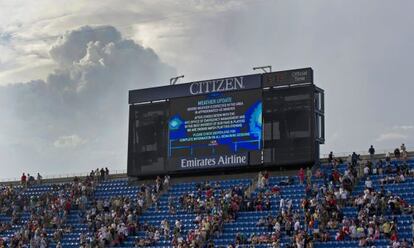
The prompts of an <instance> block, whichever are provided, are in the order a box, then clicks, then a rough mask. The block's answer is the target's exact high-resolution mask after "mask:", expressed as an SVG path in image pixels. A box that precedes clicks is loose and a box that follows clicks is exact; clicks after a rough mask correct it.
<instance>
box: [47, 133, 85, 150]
mask: <svg viewBox="0 0 414 248" xmlns="http://www.w3.org/2000/svg"><path fill="white" fill-rule="evenodd" d="M86 142H87V140H85V139H82V138H81V137H79V136H78V135H76V134H72V135H69V136H61V137H59V138H58V139H57V140H55V142H53V145H54V146H55V147H57V148H68V147H69V148H70V147H72V148H74V147H77V146H81V145H83V144H85V143H86Z"/></svg>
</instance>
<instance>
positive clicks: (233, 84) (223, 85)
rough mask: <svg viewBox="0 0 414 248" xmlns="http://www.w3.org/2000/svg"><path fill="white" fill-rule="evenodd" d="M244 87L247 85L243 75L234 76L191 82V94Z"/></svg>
mask: <svg viewBox="0 0 414 248" xmlns="http://www.w3.org/2000/svg"><path fill="white" fill-rule="evenodd" d="M244 88H245V85H244V82H243V77H233V78H224V79H217V80H211V81H202V82H194V83H191V84H190V94H191V95H200V94H205V93H212V92H222V91H231V90H238V89H244Z"/></svg>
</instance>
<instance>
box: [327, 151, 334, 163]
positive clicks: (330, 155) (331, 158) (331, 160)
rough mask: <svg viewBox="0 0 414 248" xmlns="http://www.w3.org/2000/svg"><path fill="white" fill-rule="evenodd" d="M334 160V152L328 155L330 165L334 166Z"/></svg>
mask: <svg viewBox="0 0 414 248" xmlns="http://www.w3.org/2000/svg"><path fill="white" fill-rule="evenodd" d="M333 159H334V155H333V152H332V151H331V152H330V153H329V155H328V163H330V164H332V162H333Z"/></svg>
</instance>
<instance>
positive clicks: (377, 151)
mask: <svg viewBox="0 0 414 248" xmlns="http://www.w3.org/2000/svg"><path fill="white" fill-rule="evenodd" d="M368 148H369V147H368ZM368 148H367V149H366V150H364V151H351V152H335V151H333V154H334V157H337V158H338V157H348V156H349V155H351V154H352V153H353V152H355V153H356V154H360V155H362V156H364V155H369V152H368ZM395 148H396V147H395ZM395 148H389V149H375V154H386V153H387V152H389V153H391V154H394V150H395ZM399 148H400V147H398V149H399ZM406 150H407V151H408V152H409V153H410V151H413V152H414V147H409V148H408V147H407V149H406ZM328 157H329V153H324V154H321V158H328Z"/></svg>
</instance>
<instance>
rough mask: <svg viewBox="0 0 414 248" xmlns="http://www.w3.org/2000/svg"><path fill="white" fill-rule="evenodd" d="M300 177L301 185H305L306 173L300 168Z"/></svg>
mask: <svg viewBox="0 0 414 248" xmlns="http://www.w3.org/2000/svg"><path fill="white" fill-rule="evenodd" d="M298 177H299V181H300V184H303V182H304V180H305V171H304V170H303V168H300V170H299V173H298Z"/></svg>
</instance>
